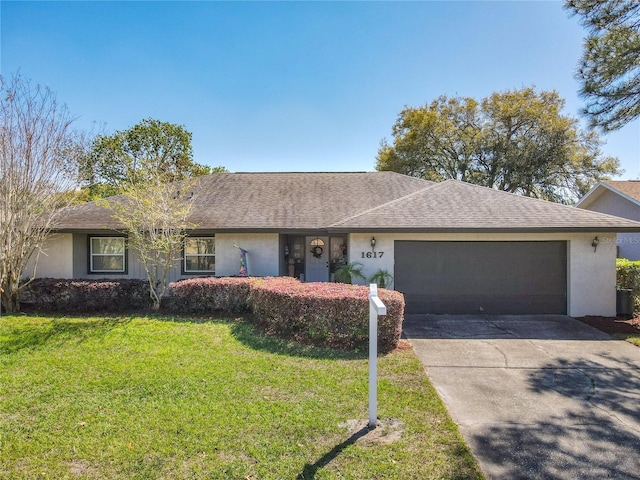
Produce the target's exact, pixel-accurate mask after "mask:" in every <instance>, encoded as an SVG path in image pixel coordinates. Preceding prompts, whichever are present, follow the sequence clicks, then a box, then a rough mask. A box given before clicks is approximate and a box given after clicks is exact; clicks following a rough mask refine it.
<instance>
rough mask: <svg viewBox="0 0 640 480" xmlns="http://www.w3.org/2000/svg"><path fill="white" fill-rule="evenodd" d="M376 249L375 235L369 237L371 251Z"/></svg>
mask: <svg viewBox="0 0 640 480" xmlns="http://www.w3.org/2000/svg"><path fill="white" fill-rule="evenodd" d="M375 249H376V237H371V251H372V252H373V251H374V250H375Z"/></svg>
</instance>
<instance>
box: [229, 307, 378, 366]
mask: <svg viewBox="0 0 640 480" xmlns="http://www.w3.org/2000/svg"><path fill="white" fill-rule="evenodd" d="M231 334H232V335H233V336H234V337H235V338H236V339H237V340H238V341H240V342H241V343H243V344H245V345H246V346H248V347H250V348H253V349H254V350H261V351H265V352H269V353H276V354H280V355H288V356H292V357H304V358H315V359H335V360H362V359H364V358H367V355H368V354H367V352H365V351H359V352H354V351H344V350H335V349H332V348H322V347H316V346H313V345H305V344H302V343H298V342H295V341H293V340H287V339H283V338H280V337H276V336H272V335H267V334H266V333H264V331H263V330H261V329H260V327H258V326H256V325H253V324H252V323H250V321H249V319H247V318H244V317H240V318H237V319H235V321H233V323H232V324H231Z"/></svg>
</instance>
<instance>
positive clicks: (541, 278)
mask: <svg viewBox="0 0 640 480" xmlns="http://www.w3.org/2000/svg"><path fill="white" fill-rule="evenodd" d="M394 251H395V267H394V269H395V272H394V276H395V288H396V289H397V290H399V291H401V292H403V293H404V295H405V301H406V304H407V306H406V312H407V313H435V314H442V313H451V314H474V313H476V314H477V313H486V314H566V313H567V242H565V241H517V242H501V241H486V242H465V241H460V242H455V241H454V242H443V241H396V242H395V248H394Z"/></svg>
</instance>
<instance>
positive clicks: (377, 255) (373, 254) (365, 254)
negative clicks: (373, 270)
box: [360, 252, 384, 258]
mask: <svg viewBox="0 0 640 480" xmlns="http://www.w3.org/2000/svg"><path fill="white" fill-rule="evenodd" d="M360 253H361V255H362V258H382V256H383V255H384V252H360Z"/></svg>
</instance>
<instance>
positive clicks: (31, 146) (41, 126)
mask: <svg viewBox="0 0 640 480" xmlns="http://www.w3.org/2000/svg"><path fill="white" fill-rule="evenodd" d="M71 124H72V120H71V117H70V116H69V113H68V111H67V109H66V107H64V106H62V105H60V104H58V102H57V100H56V96H55V94H54V93H53V92H52V91H51V90H49V89H48V88H45V87H40V86H34V85H32V84H31V83H30V82H29V81H28V80H25V79H24V78H22V77H20V76H18V75H16V76H13V77H11V78H5V77H0V298H1V301H2V307H3V308H4V309H5V310H6V311H8V312H16V311H19V310H20V300H19V292H20V290H21V289H22V288H23V287H24V286H25V285H26V284H28V283H29V282H30V281H31V280H32V279H33V278H34V277H35V275H36V268H37V264H38V258H39V255H40V251H41V248H42V246H43V244H44V242H45V240H46V239H47V238H48V237H49V235H50V233H51V231H52V230H53V229H55V227H56V224H57V223H58V221H59V220H60V219H61V217H62V215H63V213H64V210H63V209H62V208H61V207H64V206H66V205H68V204H69V203H71V202H72V201H73V195H71V194H70V193H69V192H73V190H74V187H75V186H76V185H77V183H76V179H77V177H76V176H74V175H73V172H77V161H78V160H79V158H80V157H82V155H83V152H84V150H83V139H82V136H81V135H79V134H78V133H77V132H74V131H73V130H72V128H71ZM25 278H26V279H27V281H26V282H22V283H21V280H23V279H25Z"/></svg>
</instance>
